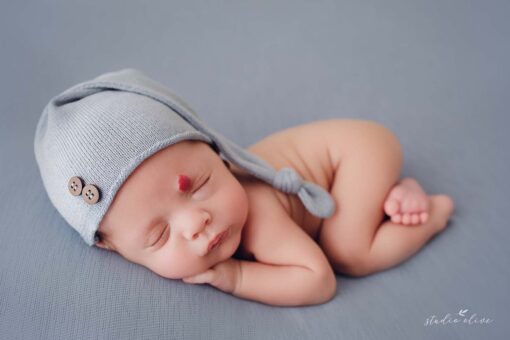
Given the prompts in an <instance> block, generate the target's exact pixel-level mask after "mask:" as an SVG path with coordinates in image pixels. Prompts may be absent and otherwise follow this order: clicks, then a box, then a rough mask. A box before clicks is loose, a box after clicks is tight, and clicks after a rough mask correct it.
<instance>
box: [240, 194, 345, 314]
mask: <svg viewBox="0 0 510 340" xmlns="http://www.w3.org/2000/svg"><path fill="white" fill-rule="evenodd" d="M253 195H255V197H254V196H253ZM258 195H263V196H258ZM257 198H259V199H257ZM278 204H279V202H278V201H277V198H276V196H274V195H267V192H266V193H265V194H264V190H260V191H259V190H257V191H256V192H255V193H254V192H253V191H252V201H251V210H250V213H249V217H248V223H249V225H250V227H249V229H247V230H246V232H245V233H244V234H243V235H244V236H243V237H244V238H245V239H244V244H245V245H246V246H247V249H248V250H249V251H251V252H252V253H253V255H254V257H255V259H256V260H257V261H258V262H252V261H240V264H241V278H240V280H238V284H237V287H236V289H235V290H234V292H233V294H234V295H235V296H239V297H242V298H246V299H251V300H256V301H260V302H263V303H267V304H271V305H281V306H298V305H309V304H318V303H323V302H326V301H327V300H329V299H331V298H332V297H333V296H334V295H335V292H336V277H335V274H334V271H333V269H332V268H331V266H330V264H329V262H328V260H327V258H326V255H325V254H324V252H323V251H322V249H321V248H320V247H319V246H318V245H317V243H315V242H314V240H313V239H311V238H310V237H309V236H308V235H307V234H306V233H305V232H304V231H303V229H302V228H301V227H300V226H298V225H297V224H296V223H295V222H294V221H293V220H292V218H291V217H290V216H289V215H288V214H287V212H286V211H284V209H275V206H276V205H278Z"/></svg>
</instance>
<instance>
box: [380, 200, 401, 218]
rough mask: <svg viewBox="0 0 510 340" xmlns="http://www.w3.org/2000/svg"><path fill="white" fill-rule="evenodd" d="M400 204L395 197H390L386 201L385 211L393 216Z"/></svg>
mask: <svg viewBox="0 0 510 340" xmlns="http://www.w3.org/2000/svg"><path fill="white" fill-rule="evenodd" d="M399 206H400V204H398V202H397V201H396V200H394V199H388V200H387V201H386V202H385V203H384V212H385V213H386V214H387V215H388V216H392V215H394V214H396V213H397V212H398V208H399Z"/></svg>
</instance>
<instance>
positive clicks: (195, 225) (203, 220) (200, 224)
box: [183, 212, 211, 241]
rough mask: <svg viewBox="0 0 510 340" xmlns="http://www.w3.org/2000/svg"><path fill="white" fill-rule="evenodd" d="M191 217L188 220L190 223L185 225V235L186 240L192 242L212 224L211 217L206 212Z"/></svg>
mask: <svg viewBox="0 0 510 340" xmlns="http://www.w3.org/2000/svg"><path fill="white" fill-rule="evenodd" d="M190 215H191V216H189V218H188V221H189V223H186V224H185V226H184V231H183V234H184V237H186V239H188V240H190V241H191V240H195V239H197V238H199V237H200V234H202V233H203V232H204V230H205V229H206V227H207V226H208V225H209V223H210V222H211V216H210V214H208V213H206V212H203V213H194V214H190Z"/></svg>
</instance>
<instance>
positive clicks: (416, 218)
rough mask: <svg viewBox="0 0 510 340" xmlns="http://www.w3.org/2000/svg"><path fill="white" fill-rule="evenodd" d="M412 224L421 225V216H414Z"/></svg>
mask: <svg viewBox="0 0 510 340" xmlns="http://www.w3.org/2000/svg"><path fill="white" fill-rule="evenodd" d="M411 223H412V224H418V223H420V214H412V215H411Z"/></svg>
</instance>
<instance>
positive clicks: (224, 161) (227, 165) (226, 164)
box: [223, 160, 230, 169]
mask: <svg viewBox="0 0 510 340" xmlns="http://www.w3.org/2000/svg"><path fill="white" fill-rule="evenodd" d="M223 163H225V166H226V167H227V168H229V169H230V163H229V162H227V161H226V160H223Z"/></svg>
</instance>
